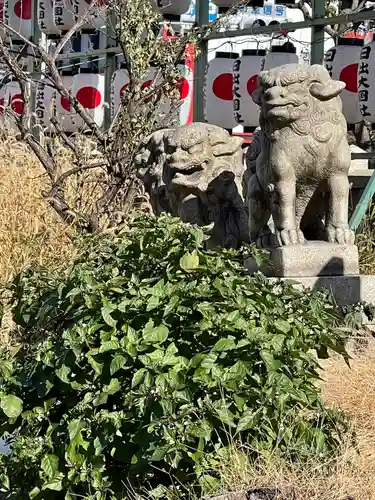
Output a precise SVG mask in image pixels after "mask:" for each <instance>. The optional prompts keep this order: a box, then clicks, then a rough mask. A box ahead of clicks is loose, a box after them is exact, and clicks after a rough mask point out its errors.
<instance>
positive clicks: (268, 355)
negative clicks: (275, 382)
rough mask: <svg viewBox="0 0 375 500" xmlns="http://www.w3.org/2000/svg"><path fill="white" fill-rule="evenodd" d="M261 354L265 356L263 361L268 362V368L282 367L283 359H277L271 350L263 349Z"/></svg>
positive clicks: (276, 368)
mask: <svg viewBox="0 0 375 500" xmlns="http://www.w3.org/2000/svg"><path fill="white" fill-rule="evenodd" d="M260 355H261V356H262V358H263V361H264V362H265V363H266V365H267V368H268V369H269V370H278V369H279V368H281V366H282V364H281V361H279V360H278V359H275V358H274V357H273V355H272V353H271V352H270V351H266V350H264V349H263V350H262V351H260Z"/></svg>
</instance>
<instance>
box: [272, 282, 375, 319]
mask: <svg viewBox="0 0 375 500" xmlns="http://www.w3.org/2000/svg"><path fill="white" fill-rule="evenodd" d="M270 279H272V278H270ZM282 279H288V278H282ZM293 281H294V282H295V283H296V284H295V286H297V287H298V288H312V289H314V290H327V291H329V292H330V293H331V294H332V296H333V297H334V299H335V301H336V302H337V304H339V305H348V304H358V302H367V303H368V304H371V305H373V306H375V276H364V275H359V276H316V277H312V276H311V277H296V278H293ZM366 326H368V327H370V325H368V324H367V325H366Z"/></svg>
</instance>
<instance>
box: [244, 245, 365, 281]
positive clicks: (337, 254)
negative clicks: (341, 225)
mask: <svg viewBox="0 0 375 500" xmlns="http://www.w3.org/2000/svg"><path fill="white" fill-rule="evenodd" d="M266 250H267V252H269V257H270V261H271V265H270V266H264V267H261V268H259V267H258V266H257V265H256V263H255V262H254V260H253V259H247V261H246V262H245V267H246V269H247V271H248V273H249V274H254V272H256V271H261V272H262V273H263V274H265V275H266V276H275V277H290V278H296V277H316V276H342V275H349V276H355V275H358V274H359V265H358V250H357V247H356V246H355V245H337V244H333V243H326V242H324V241H312V242H306V244H305V245H290V246H285V247H279V248H273V249H266Z"/></svg>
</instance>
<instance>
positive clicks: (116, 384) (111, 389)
mask: <svg viewBox="0 0 375 500" xmlns="http://www.w3.org/2000/svg"><path fill="white" fill-rule="evenodd" d="M120 389H121V384H120V381H119V379H118V378H113V379H112V380H111V381H110V383H109V384H108V385H107V386H105V387H104V389H103V391H104V392H106V393H107V394H116V392H118V391H119V390H120Z"/></svg>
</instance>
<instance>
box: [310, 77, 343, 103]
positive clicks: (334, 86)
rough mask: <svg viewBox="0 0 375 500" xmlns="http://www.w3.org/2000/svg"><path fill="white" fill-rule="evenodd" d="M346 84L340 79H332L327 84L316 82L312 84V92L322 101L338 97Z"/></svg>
mask: <svg viewBox="0 0 375 500" xmlns="http://www.w3.org/2000/svg"><path fill="white" fill-rule="evenodd" d="M345 86H346V84H345V83H344V82H340V81H338V80H331V81H330V82H329V83H327V84H323V83H318V82H315V83H312V84H311V85H310V94H311V95H312V96H314V97H316V98H317V99H319V100H320V101H328V100H329V99H332V98H333V97H337V96H338V95H339V94H340V92H341V91H342V90H343V89H344V88H345Z"/></svg>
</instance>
